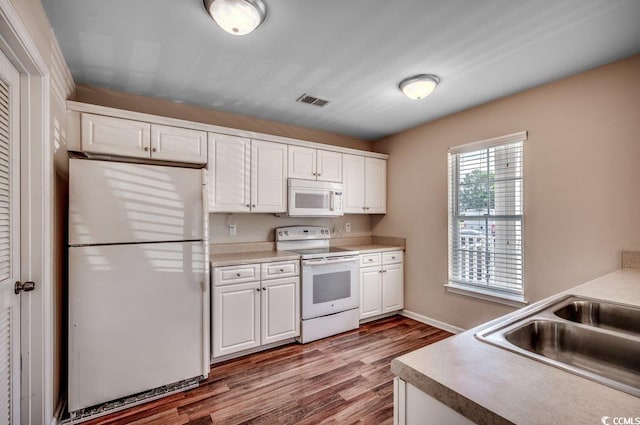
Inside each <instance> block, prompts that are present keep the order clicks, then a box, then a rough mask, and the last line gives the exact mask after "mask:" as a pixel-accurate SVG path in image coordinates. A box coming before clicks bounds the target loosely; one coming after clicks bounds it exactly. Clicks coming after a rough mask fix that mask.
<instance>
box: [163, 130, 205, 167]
mask: <svg viewBox="0 0 640 425" xmlns="http://www.w3.org/2000/svg"><path fill="white" fill-rule="evenodd" d="M151 158H153V159H161V160H165V161H180V162H192V163H194V164H206V163H207V133H206V132H204V131H198V130H191V129H188V128H179V127H170V126H166V125H158V124H151Z"/></svg>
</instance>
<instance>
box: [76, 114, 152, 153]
mask: <svg viewBox="0 0 640 425" xmlns="http://www.w3.org/2000/svg"><path fill="white" fill-rule="evenodd" d="M81 126H82V150H83V151H85V152H90V153H106V154H112V155H121V156H129V157H135V158H149V157H150V155H151V124H149V123H145V122H140V121H131V120H125V119H122V118H113V117H105V116H102V115H93V114H82V120H81Z"/></svg>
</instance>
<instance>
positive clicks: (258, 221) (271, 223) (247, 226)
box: [209, 214, 372, 244]
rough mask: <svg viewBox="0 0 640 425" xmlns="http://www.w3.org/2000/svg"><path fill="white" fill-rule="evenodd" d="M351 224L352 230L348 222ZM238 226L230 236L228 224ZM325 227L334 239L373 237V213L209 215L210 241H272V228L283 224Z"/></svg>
mask: <svg viewBox="0 0 640 425" xmlns="http://www.w3.org/2000/svg"><path fill="white" fill-rule="evenodd" d="M347 223H351V232H347V231H346V224H347ZM232 224H235V225H236V235H235V236H230V235H229V226H230V225H232ZM295 225H307V226H326V227H329V229H330V230H331V236H332V238H334V239H335V238H342V237H349V238H353V237H366V236H371V228H372V224H371V216H369V215H364V214H353V215H345V216H342V217H328V218H300V217H295V218H294V217H276V216H275V215H273V214H209V243H211V244H233V243H243V242H273V241H274V240H275V235H274V232H273V229H275V228H276V227H283V226H295Z"/></svg>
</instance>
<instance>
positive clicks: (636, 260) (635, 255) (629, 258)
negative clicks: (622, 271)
mask: <svg viewBox="0 0 640 425" xmlns="http://www.w3.org/2000/svg"><path fill="white" fill-rule="evenodd" d="M627 267H637V268H640V251H622V268H627Z"/></svg>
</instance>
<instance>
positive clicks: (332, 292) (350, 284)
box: [276, 226, 360, 344]
mask: <svg viewBox="0 0 640 425" xmlns="http://www.w3.org/2000/svg"><path fill="white" fill-rule="evenodd" d="M330 238H331V233H330V231H329V229H328V228H327V227H319V226H290V227H280V228H278V229H276V246H277V249H278V250H285V251H293V252H296V253H298V254H300V261H301V263H302V280H301V285H302V290H301V294H302V303H301V305H302V309H301V310H302V314H301V315H302V323H301V326H300V338H299V341H300V342H302V343H303V344H305V343H307V342H311V341H315V340H317V339H320V338H325V337H327V336H331V335H335V334H338V333H341V332H345V331H348V330H351V329H356V328H358V326H360V318H359V307H360V283H359V264H358V258H359V257H358V255H359V252H358V251H351V250H347V249H343V248H335V247H330V246H329V239H330Z"/></svg>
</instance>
